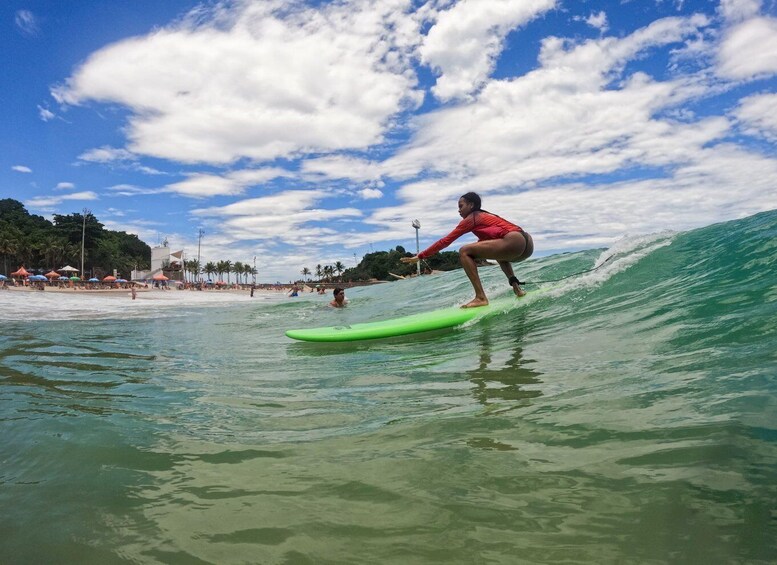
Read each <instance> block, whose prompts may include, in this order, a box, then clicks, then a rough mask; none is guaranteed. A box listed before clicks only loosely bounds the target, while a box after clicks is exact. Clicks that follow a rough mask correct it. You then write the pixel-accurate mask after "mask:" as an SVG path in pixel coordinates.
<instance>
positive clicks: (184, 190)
mask: <svg viewBox="0 0 777 565" xmlns="http://www.w3.org/2000/svg"><path fill="white" fill-rule="evenodd" d="M288 176H290V174H289V173H288V172H287V171H284V170H283V169H277V168H266V169H246V170H241V171H234V172H231V173H227V174H226V175H213V174H202V173H197V174H192V175H190V176H189V177H188V178H187V179H186V180H182V181H180V182H176V183H172V184H168V185H167V186H166V187H165V188H164V189H163V190H164V191H165V192H174V193H176V194H180V195H182V196H188V197H191V198H206V197H209V196H229V195H237V194H243V192H245V189H246V188H248V187H249V186H254V185H257V184H262V183H264V182H268V181H270V180H273V179H275V178H278V177H288Z"/></svg>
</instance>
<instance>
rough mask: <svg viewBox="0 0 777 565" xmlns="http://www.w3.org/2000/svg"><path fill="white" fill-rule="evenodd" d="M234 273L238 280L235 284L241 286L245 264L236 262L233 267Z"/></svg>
mask: <svg viewBox="0 0 777 565" xmlns="http://www.w3.org/2000/svg"><path fill="white" fill-rule="evenodd" d="M232 272H233V273H235V279H237V280H236V281H235V282H237V283H238V284H239V283H240V275H242V274H243V263H242V262H241V261H235V264H234V265H232Z"/></svg>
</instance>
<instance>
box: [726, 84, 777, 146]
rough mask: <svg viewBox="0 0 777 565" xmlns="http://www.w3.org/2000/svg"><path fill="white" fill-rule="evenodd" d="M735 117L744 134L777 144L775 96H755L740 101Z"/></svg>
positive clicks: (776, 99) (776, 105)
mask: <svg viewBox="0 0 777 565" xmlns="http://www.w3.org/2000/svg"><path fill="white" fill-rule="evenodd" d="M736 117H737V119H739V121H740V122H741V123H742V124H743V126H744V130H745V132H746V133H749V134H751V135H760V136H763V137H765V138H766V139H769V140H771V141H775V142H777V94H757V95H753V96H748V97H747V98H744V99H742V101H741V102H740V105H739V108H738V109H737V111H736Z"/></svg>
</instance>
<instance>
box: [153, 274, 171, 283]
mask: <svg viewBox="0 0 777 565" xmlns="http://www.w3.org/2000/svg"><path fill="white" fill-rule="evenodd" d="M151 278H152V279H153V280H155V281H167V280H170V279H168V278H167V277H166V276H164V275H163V274H161V273H160V274H158V275H154V276H153V277H151Z"/></svg>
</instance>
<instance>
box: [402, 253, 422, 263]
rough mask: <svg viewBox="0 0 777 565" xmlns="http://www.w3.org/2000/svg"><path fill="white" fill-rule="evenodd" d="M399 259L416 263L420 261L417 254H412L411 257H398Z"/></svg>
mask: <svg viewBox="0 0 777 565" xmlns="http://www.w3.org/2000/svg"><path fill="white" fill-rule="evenodd" d="M399 260H400V261H402V262H403V263H418V262H419V261H420V259H419V258H418V255H413V256H412V257H400V258H399Z"/></svg>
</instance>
